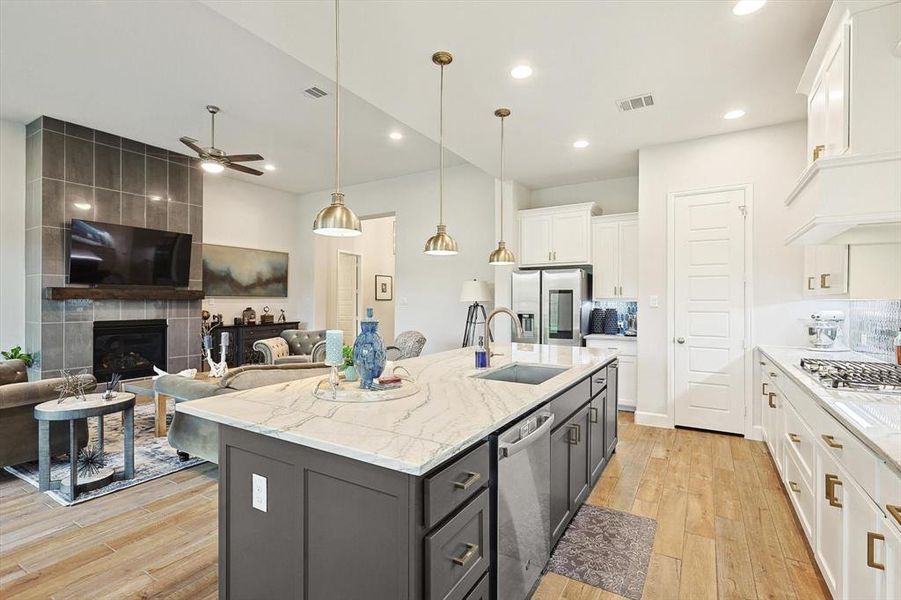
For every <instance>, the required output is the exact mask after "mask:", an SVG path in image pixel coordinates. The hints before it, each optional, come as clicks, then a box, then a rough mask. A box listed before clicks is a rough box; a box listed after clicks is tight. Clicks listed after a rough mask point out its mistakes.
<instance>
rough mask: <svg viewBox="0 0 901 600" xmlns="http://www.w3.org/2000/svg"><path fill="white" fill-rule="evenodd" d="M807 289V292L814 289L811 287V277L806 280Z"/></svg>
mask: <svg viewBox="0 0 901 600" xmlns="http://www.w3.org/2000/svg"><path fill="white" fill-rule="evenodd" d="M807 289H808V290H812V289H814V287H813V277H808V278H807Z"/></svg>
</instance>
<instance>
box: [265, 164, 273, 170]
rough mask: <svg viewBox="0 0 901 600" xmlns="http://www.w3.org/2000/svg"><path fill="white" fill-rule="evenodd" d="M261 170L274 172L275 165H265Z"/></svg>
mask: <svg viewBox="0 0 901 600" xmlns="http://www.w3.org/2000/svg"><path fill="white" fill-rule="evenodd" d="M263 168H264V169H266V170H267V171H274V170H275V165H266V166H265V167H263Z"/></svg>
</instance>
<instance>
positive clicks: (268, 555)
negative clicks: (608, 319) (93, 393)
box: [178, 344, 616, 600]
mask: <svg viewBox="0 0 901 600" xmlns="http://www.w3.org/2000/svg"><path fill="white" fill-rule="evenodd" d="M495 349H496V350H497V351H498V352H500V353H501V355H500V356H498V357H496V358H495V361H494V362H495V367H496V368H502V367H503V366H505V365H507V364H510V363H520V364H533V365H535V364H537V365H553V366H557V367H565V368H566V370H565V371H563V372H562V373H561V374H559V375H557V376H555V377H552V378H551V379H548V380H547V381H545V382H543V383H539V384H537V385H530V384H521V383H510V382H504V381H490V380H486V379H481V378H478V377H473V375H475V374H477V372H476V371H474V370H473V369H472V368H471V367H472V353H471V349H468V350H454V351H450V352H443V353H440V354H434V355H429V356H424V357H420V358H417V359H411V360H407V361H404V366H405V367H406V368H407V369H408V370H409V371H410V373H411V374H412V375H413V377H414V378H415V379H416V381H417V385H419V387H420V388H421V391H420V392H418V393H417V394H415V395H414V396H410V397H408V398H404V399H400V400H395V401H386V402H379V403H365V404H364V403H338V402H327V401H323V400H319V399H316V398H315V397H313V396H312V393H311V392H312V389H313V387H314V386H315V380H313V381H296V382H291V383H288V384H279V385H277V386H269V387H266V388H258V389H256V390H246V391H242V392H237V393H235V394H229V395H225V396H219V397H217V398H214V399H203V400H197V401H193V402H184V403H180V404H179V405H178V410H185V411H186V412H190V413H191V414H194V415H195V416H198V417H201V418H207V419H209V420H212V421H216V422H218V423H219V424H220V429H221V435H220V454H219V457H220V464H219V478H220V486H219V508H220V510H219V549H220V555H219V564H220V580H219V581H220V584H219V596H220V598H222V599H229V600H238V599H241V600H243V599H270V598H272V599H276V598H286V599H287V598H292V599H293V598H298V599H305V600H307V599H309V600H319V599H348V600H350V599H356V598H360V599H363V598H365V599H371V600H380V599H385V600H403V599H420V598H424V599H429V600H437V599H449V600H463V599H470V600H476V599H484V600H487V599H488V598H491V597H493V595H492V592H491V590H492V588H493V581H492V561H493V560H494V551H495V549H494V548H493V547H492V545H493V544H494V543H495V542H496V539H497V537H496V533H497V532H495V531H494V530H493V528H494V527H496V524H495V523H496V519H495V518H494V516H493V515H495V514H496V502H497V499H496V498H497V494H496V488H495V486H496V483H497V482H496V472H497V458H496V456H492V452H494V454H495V455H496V453H497V450H496V448H495V449H494V450H492V448H493V447H494V446H493V444H492V441H490V440H491V435H492V434H493V433H495V432H498V431H500V430H503V429H504V428H505V427H506V426H508V425H510V424H511V423H513V422H514V421H516V420H517V419H519V418H521V417H523V416H525V415H528V414H531V413H533V412H535V411H537V410H539V409H541V410H543V411H548V410H549V411H550V412H552V413H553V414H554V417H555V425H554V428H553V430H552V433H551V435H552V442H551V443H552V447H551V474H550V476H551V511H552V512H551V518H552V523H551V527H550V529H551V530H552V540H551V542H552V543H555V542H556V541H557V539H558V538H559V535H560V534H561V533H562V531H563V529H565V527H566V525H567V524H568V523H569V521H570V519H571V518H572V517H573V515H574V514H575V511H576V509H577V508H578V506H579V504H581V502H582V501H584V499H585V498H586V497H587V495H588V491H589V489H590V486H591V483H592V481H595V480H596V479H597V477H599V476H600V473H601V471H602V470H603V466H604V465H606V462H607V459H608V458H609V455H610V454H609V453H610V452H612V451H613V450H614V449H615V441H614V442H613V444H610V443H609V441H608V437H609V435H610V433H609V431H608V429H609V428H608V427H607V423H611V422H612V423H613V425H614V429H613V436H614V438H615V423H616V419H615V416H616V415H615V406H616V402H615V398H616V394H615V389H616V388H615V387H613V388H611V386H610V385H608V383H609V381H610V377H611V376H610V373H611V372H613V371H614V370H615V367H616V362H615V354H614V353H611V352H609V351H606V350H595V349H586V348H563V347H555V346H539V345H525V344H514V345H513V346H512V347H510V346H507V347H497V348H495ZM183 407H184V408H183ZM610 410H612V411H614V412H613V414H612V420H611V419H608V411H610ZM564 513H565V514H564Z"/></svg>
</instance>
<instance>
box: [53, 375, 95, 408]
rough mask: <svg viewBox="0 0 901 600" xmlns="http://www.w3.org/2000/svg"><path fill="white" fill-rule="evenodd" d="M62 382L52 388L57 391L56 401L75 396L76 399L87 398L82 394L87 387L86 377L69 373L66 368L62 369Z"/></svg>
mask: <svg viewBox="0 0 901 600" xmlns="http://www.w3.org/2000/svg"><path fill="white" fill-rule="evenodd" d="M62 377H63V382H62V384H60V386H59V387H57V388H54V391H56V392H59V399H58V400H57V402H60V403H61V402H62V401H63V400H65V399H66V398H70V397H71V398H75V399H76V400H82V401H84V400H87V399H86V398H85V396H84V393H85V391H87V388H88V382H87V379H86V378H82V377H79V376H78V375H76V374H73V373H71V372H70V371H69V370H67V369H63V371H62Z"/></svg>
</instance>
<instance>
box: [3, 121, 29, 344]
mask: <svg viewBox="0 0 901 600" xmlns="http://www.w3.org/2000/svg"><path fill="white" fill-rule="evenodd" d="M13 346H23V347H24V346H25V126H24V125H21V124H19V123H13V122H12V121H6V120H0V349H3V350H8V349H9V348H11V347H13Z"/></svg>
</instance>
